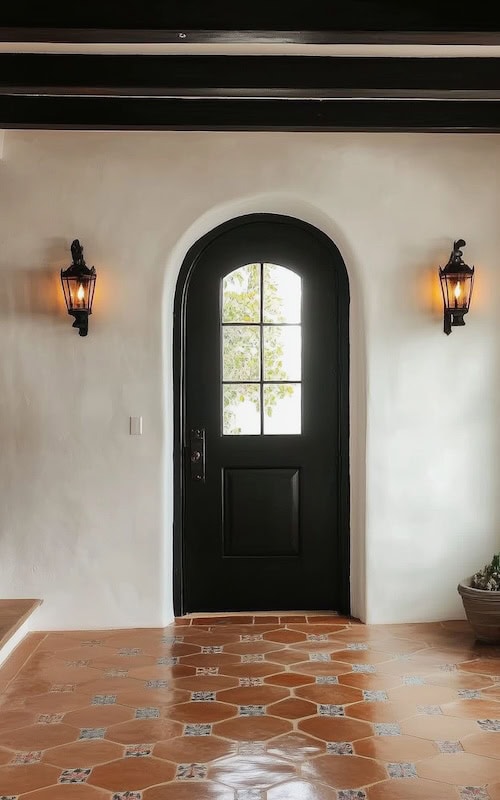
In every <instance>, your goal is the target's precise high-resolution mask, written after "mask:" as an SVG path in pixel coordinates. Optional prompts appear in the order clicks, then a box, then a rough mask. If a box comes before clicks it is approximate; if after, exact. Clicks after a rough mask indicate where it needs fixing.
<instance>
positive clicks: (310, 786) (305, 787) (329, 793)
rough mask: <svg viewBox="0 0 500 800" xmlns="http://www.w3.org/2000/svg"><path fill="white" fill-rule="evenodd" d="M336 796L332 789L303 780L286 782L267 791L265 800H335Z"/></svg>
mask: <svg viewBox="0 0 500 800" xmlns="http://www.w3.org/2000/svg"><path fill="white" fill-rule="evenodd" d="M337 796H338V795H337V792H336V791H335V790H334V789H330V788H329V787H328V786H325V785H324V784H319V783H312V782H311V781H305V780H295V781H286V782H285V783H280V784H279V786H272V787H271V788H270V789H268V790H267V800H336V798H337Z"/></svg>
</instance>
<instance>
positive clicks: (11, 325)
mask: <svg viewBox="0 0 500 800" xmlns="http://www.w3.org/2000/svg"><path fill="white" fill-rule="evenodd" d="M499 155H500V139H498V138H496V137H494V136H477V135H474V136H472V135H471V136H469V135H455V136H451V135H450V136H448V135H416V134H394V135H393V134H273V133H260V134H249V133H248V134H247V133H151V134H145V133H118V134H110V133H108V134H103V133H76V132H74V133H73V132H67V133H58V132H7V133H6V135H5V142H4V152H3V160H2V161H1V162H0V243H1V247H0V595H1V596H4V597H16V596H25V597H41V598H43V600H44V604H43V606H42V607H41V609H40V612H39V615H38V617H37V625H38V627H40V628H58V627H73V628H77V627H93V628H98V627H108V626H153V625H161V624H164V623H166V622H168V621H169V620H170V619H171V617H172V557H171V548H172V489H171V483H172V469H171V462H172V410H171V409H172V378H171V330H172V306H173V293H174V288H175V282H176V277H177V273H178V270H179V268H180V264H181V262H182V259H183V257H184V255H185V253H186V250H187V249H188V247H189V246H190V245H191V244H192V243H193V242H194V241H196V239H197V238H199V237H200V236H201V235H203V234H204V233H205V232H206V231H208V230H209V229H210V228H212V227H214V226H215V225H217V224H219V223H220V222H223V221H224V220H226V219H229V218H232V217H234V216H237V215H238V214H243V213H249V212H253V211H269V212H277V213H282V214H290V215H293V216H297V217H300V218H302V219H304V220H306V221H308V222H310V223H312V224H314V225H317V227H319V228H321V229H322V230H324V231H325V232H326V233H327V234H328V235H329V236H331V237H332V239H333V240H334V241H335V242H336V244H337V245H338V247H339V248H340V250H341V252H342V254H343V257H344V260H345V262H346V266H347V270H348V272H349V276H350V284H351V298H352V300H351V368H352V373H351V393H352V399H351V483H352V542H353V543H352V585H353V611H354V613H356V614H358V615H360V616H361V617H362V618H363V619H366V620H367V621H369V622H397V621H407V620H430V619H442V618H450V617H459V616H462V610H461V606H460V602H459V598H458V596H457V595H456V590H455V587H456V583H457V582H458V580H459V579H460V578H461V577H463V576H465V575H467V574H470V572H471V571H473V570H474V569H475V568H476V567H478V566H480V565H481V564H482V563H483V562H484V561H485V560H487V559H488V558H489V557H490V555H491V553H492V551H493V550H494V549H495V548H496V549H498V548H499V544H498V543H499V538H500V537H499V514H500V500H499V499H498V497H499V496H500V494H499V492H498V484H499V480H500V478H499V476H498V454H499V449H500V431H499V422H498V408H497V396H498V390H499V384H500V375H499V369H500V368H499V362H498V345H499V330H498V321H497V320H498V314H497V313H496V308H497V307H498V294H499V288H500V287H499V280H498V274H499V266H498V252H499V245H500V233H499V228H498V219H499V203H498V199H497V197H498V180H499V175H500V168H499V167H498V157H499ZM75 237H78V238H80V240H81V241H82V243H83V245H84V247H85V256H86V258H87V261H88V263H89V264H95V265H96V267H97V269H98V273H99V278H98V286H97V290H96V297H95V304H94V315H93V316H92V317H91V320H90V333H89V336H88V337H87V339H85V340H84V339H80V338H79V337H78V335H77V334H76V332H75V331H73V330H72V329H71V319H70V318H69V317H68V316H67V315H66V313H65V309H64V308H63V305H62V299H61V296H60V292H59V286H58V270H59V269H60V267H61V266H67V264H68V263H69V255H70V253H69V245H70V243H71V241H72V239H73V238H75ZM458 237H463V238H465V239H466V240H467V243H468V246H467V248H466V250H465V256H466V260H468V261H469V262H470V263H472V262H474V263H475V264H476V267H477V271H478V275H477V284H476V293H475V297H474V303H473V309H472V311H471V314H470V315H469V318H468V320H467V326H466V327H465V328H464V329H460V330H455V331H454V332H453V334H452V335H451V336H450V337H445V336H444V335H443V333H442V331H441V326H442V321H441V319H440V312H439V308H440V302H439V297H438V296H437V295H436V291H438V287H437V286H436V282H435V270H436V268H437V265H438V264H439V263H441V264H443V263H444V262H445V261H446V259H447V257H448V255H449V251H450V248H451V244H452V241H453V239H454V238H458ZM130 415H143V417H144V434H143V436H142V437H138V436H129V433H128V430H129V427H128V426H129V416H130Z"/></svg>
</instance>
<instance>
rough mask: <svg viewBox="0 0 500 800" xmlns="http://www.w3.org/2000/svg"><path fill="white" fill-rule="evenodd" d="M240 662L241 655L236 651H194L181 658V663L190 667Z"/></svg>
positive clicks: (226, 664)
mask: <svg viewBox="0 0 500 800" xmlns="http://www.w3.org/2000/svg"><path fill="white" fill-rule="evenodd" d="M240 662H241V657H240V656H239V655H238V654H236V653H196V654H195V655H194V656H182V658H181V663H182V664H186V665H188V666H190V667H222V666H228V665H229V664H239V663H240Z"/></svg>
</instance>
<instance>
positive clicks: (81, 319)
mask: <svg viewBox="0 0 500 800" xmlns="http://www.w3.org/2000/svg"><path fill="white" fill-rule="evenodd" d="M71 255H72V257H73V263H72V264H71V265H70V266H69V267H68V268H67V269H62V270H61V283H62V288H63V292H64V299H65V301H66V308H67V309H68V314H71V316H72V317H74V318H75V321H74V322H73V328H78V332H79V334H80V336H86V335H87V333H88V330H89V314H92V304H93V302H94V290H95V281H96V277H97V274H96V271H95V267H90V269H89V267H87V265H86V263H85V260H84V258H83V247H82V246H81V244H80V242H79V241H78V239H75V240H74V241H73V243H72V245H71Z"/></svg>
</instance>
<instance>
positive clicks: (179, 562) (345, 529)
mask: <svg viewBox="0 0 500 800" xmlns="http://www.w3.org/2000/svg"><path fill="white" fill-rule="evenodd" d="M253 222H279V223H281V224H283V223H284V224H287V225H292V226H294V227H295V228H298V229H300V230H303V231H307V232H308V233H310V234H312V235H313V236H314V237H315V238H316V239H318V240H319V241H321V242H322V243H323V244H324V245H326V247H327V248H328V249H329V250H331V251H332V254H334V255H335V260H336V261H338V260H339V255H340V259H341V261H342V264H343V266H344V269H343V270H342V269H339V271H338V275H337V285H338V297H339V302H338V309H337V311H338V316H337V319H338V334H339V335H338V341H339V352H338V369H339V376H340V380H339V431H338V443H339V444H338V447H339V452H338V464H339V481H338V492H339V494H338V504H337V508H338V518H337V520H336V529H337V531H338V550H337V557H338V559H339V564H340V568H339V575H340V583H341V585H340V587H339V597H340V598H341V600H340V607H339V608H338V609H335V610H337V611H339V612H341V613H342V614H349V613H350V481H349V416H350V406H349V277H348V274H347V268H346V266H345V262H344V259H343V258H342V254H341V253H340V251H339V249H338V247H337V246H336V244H335V243H334V242H333V241H332V239H330V238H329V236H327V235H326V234H325V233H323V231H321V230H319V228H316V227H315V226H314V225H311V224H309V223H308V222H304V221H303V220H300V219H297V218H295V217H290V216H284V215H281V214H274V213H259V214H245V215H242V216H239V217H235V218H233V219H231V220H228V221H227V222H224V223H222V224H221V225H218V226H217V227H215V228H214V229H212V230H211V231H209V232H208V233H207V234H205V235H204V236H202V237H201V238H200V239H199V240H198V241H197V242H196V243H195V244H194V245H193V246H192V247H191V248H190V249H189V250H188V252H187V254H186V256H185V257H184V260H183V262H182V266H181V269H180V271H179V275H178V278H177V284H176V289H175V298H174V319H173V324H174V330H173V379H174V398H173V400H174V403H173V407H174V451H173V455H174V517H173V567H174V568H173V594H174V613H175V615H176V616H182V614H183V613H184V612H185V605H184V583H183V578H184V509H185V505H184V504H185V457H186V446H185V445H186V442H185V441H184V421H185V392H186V386H185V370H184V365H185V340H186V304H187V291H188V287H189V282H190V279H191V276H192V274H193V271H194V269H195V268H196V265H197V263H198V261H199V259H200V257H201V255H202V253H203V251H204V250H205V248H206V247H207V246H208V245H209V244H210V243H212V242H213V241H214V240H215V239H217V238H218V237H219V236H221V235H223V234H224V233H226V232H228V231H230V230H232V229H234V228H237V227H241V226H243V225H245V224H249V223H253Z"/></svg>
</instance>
